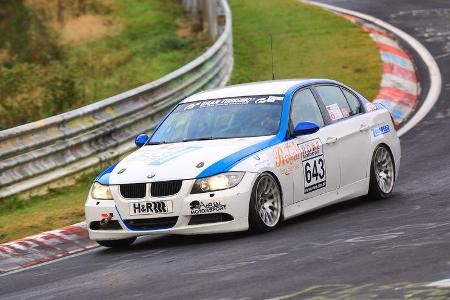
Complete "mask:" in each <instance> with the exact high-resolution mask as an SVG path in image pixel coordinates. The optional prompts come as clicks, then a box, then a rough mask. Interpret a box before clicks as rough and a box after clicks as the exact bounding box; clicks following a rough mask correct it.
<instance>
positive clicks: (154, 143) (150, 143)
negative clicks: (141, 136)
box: [145, 141, 167, 145]
mask: <svg viewBox="0 0 450 300" xmlns="http://www.w3.org/2000/svg"><path fill="white" fill-rule="evenodd" d="M160 144H167V142H166V141H161V142H147V144H145V145H160Z"/></svg>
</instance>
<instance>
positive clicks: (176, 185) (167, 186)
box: [150, 180, 183, 197]
mask: <svg viewBox="0 0 450 300" xmlns="http://www.w3.org/2000/svg"><path fill="white" fill-rule="evenodd" d="M182 183H183V182H182V181H181V180H171V181H160V182H153V183H152V186H151V189H150V193H151V195H152V197H163V196H170V195H175V194H176V193H178V192H179V191H180V189H181V184H182Z"/></svg>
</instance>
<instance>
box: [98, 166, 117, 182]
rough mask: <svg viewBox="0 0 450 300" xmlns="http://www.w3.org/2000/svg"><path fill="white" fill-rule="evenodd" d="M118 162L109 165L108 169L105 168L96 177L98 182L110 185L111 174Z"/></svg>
mask: <svg viewBox="0 0 450 300" xmlns="http://www.w3.org/2000/svg"><path fill="white" fill-rule="evenodd" d="M117 164H118V162H116V163H115V164H113V165H111V166H109V167H108V168H107V169H105V170H103V172H101V173H100V174H99V175H98V176H97V178H95V181H97V182H98V183H100V184H103V185H109V175H110V174H111V172H112V171H113V170H114V168H115V166H116V165H117Z"/></svg>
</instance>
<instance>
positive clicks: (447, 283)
mask: <svg viewBox="0 0 450 300" xmlns="http://www.w3.org/2000/svg"><path fill="white" fill-rule="evenodd" d="M425 286H426V287H437V288H450V279H443V280H439V281H434V282H431V283H429V284H427V285H425Z"/></svg>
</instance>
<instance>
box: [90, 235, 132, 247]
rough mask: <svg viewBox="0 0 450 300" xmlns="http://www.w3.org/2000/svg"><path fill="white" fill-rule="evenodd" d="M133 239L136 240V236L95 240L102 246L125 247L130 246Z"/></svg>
mask: <svg viewBox="0 0 450 300" xmlns="http://www.w3.org/2000/svg"><path fill="white" fill-rule="evenodd" d="M135 240H136V238H135V237H133V238H129V239H123V240H108V241H96V242H97V244H99V245H100V246H103V247H108V248H115V249H120V248H126V247H128V246H130V245H131V244H133V242H134V241H135Z"/></svg>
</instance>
